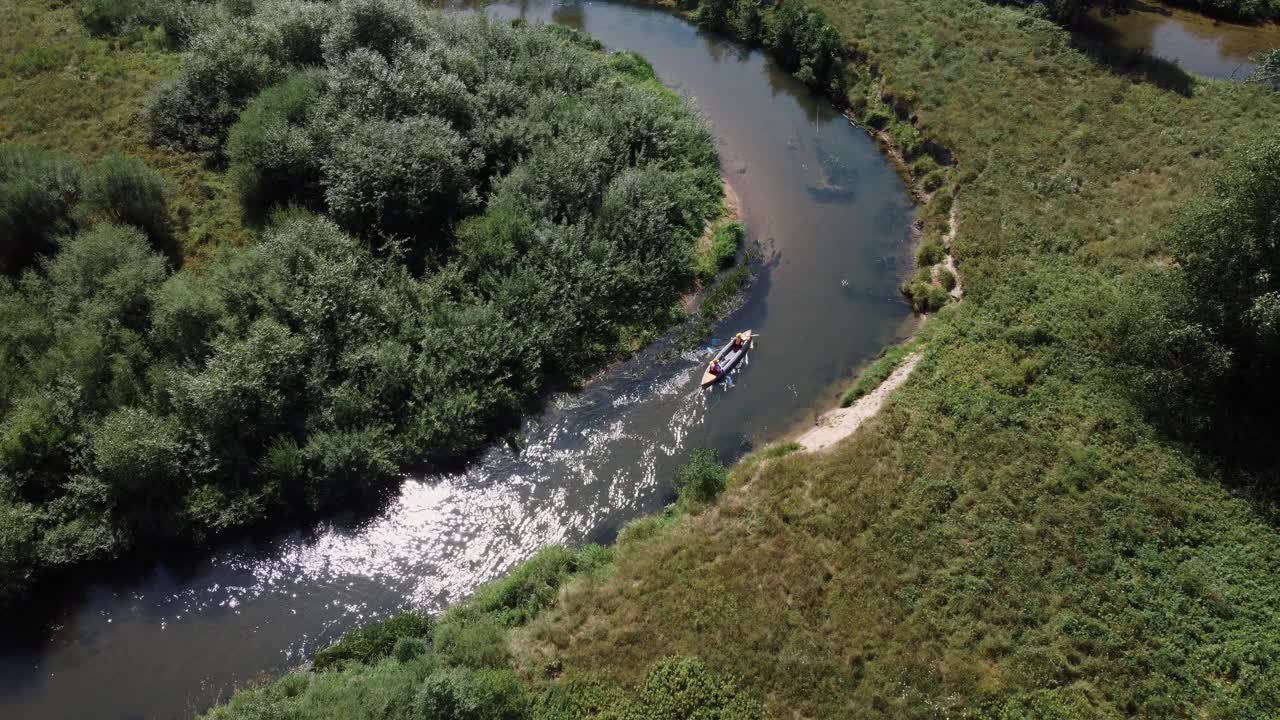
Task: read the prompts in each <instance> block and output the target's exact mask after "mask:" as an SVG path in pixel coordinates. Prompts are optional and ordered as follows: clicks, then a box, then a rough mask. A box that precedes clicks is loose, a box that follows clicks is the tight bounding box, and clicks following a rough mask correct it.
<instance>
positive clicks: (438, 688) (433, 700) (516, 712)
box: [416, 668, 528, 720]
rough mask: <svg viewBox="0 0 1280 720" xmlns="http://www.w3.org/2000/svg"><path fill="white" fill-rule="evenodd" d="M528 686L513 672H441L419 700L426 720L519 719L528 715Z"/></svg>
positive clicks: (429, 679) (424, 685)
mask: <svg viewBox="0 0 1280 720" xmlns="http://www.w3.org/2000/svg"><path fill="white" fill-rule="evenodd" d="M527 703H528V701H527V699H526V697H525V690H524V686H523V685H522V684H521V682H520V680H519V678H517V677H516V675H515V673H513V672H511V671H510V670H463V669H461V668H450V669H448V670H438V671H436V672H434V673H432V674H431V675H429V676H427V679H426V680H425V681H423V683H422V689H421V690H419V691H418V696H417V700H416V705H417V716H418V717H419V718H422V720H519V719H520V718H524V717H525V716H526V706H527Z"/></svg>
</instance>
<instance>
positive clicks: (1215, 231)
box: [1171, 142, 1280, 381]
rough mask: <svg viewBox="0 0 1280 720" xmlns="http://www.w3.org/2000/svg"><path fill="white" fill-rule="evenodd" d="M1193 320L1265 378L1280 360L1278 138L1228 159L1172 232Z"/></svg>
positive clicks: (1244, 370)
mask: <svg viewBox="0 0 1280 720" xmlns="http://www.w3.org/2000/svg"><path fill="white" fill-rule="evenodd" d="M1171 235H1172V240H1173V245H1174V247H1175V249H1176V254H1177V259H1178V263H1179V265H1180V266H1181V268H1182V274H1183V276H1184V278H1185V281H1186V284H1187V287H1186V292H1187V297H1188V298H1189V299H1190V302H1191V306H1192V312H1193V313H1194V315H1195V319H1196V320H1198V321H1199V322H1201V323H1202V324H1203V325H1204V326H1205V327H1207V328H1209V329H1210V330H1211V331H1212V332H1213V334H1214V336H1215V338H1216V339H1217V341H1218V342H1219V343H1221V344H1222V345H1223V346H1224V347H1225V348H1227V349H1229V350H1230V351H1231V353H1232V355H1233V357H1234V360H1233V368H1234V370H1235V371H1236V372H1237V373H1239V374H1240V375H1241V377H1242V379H1244V378H1248V379H1257V380H1260V381H1266V380H1267V378H1268V377H1269V375H1270V372H1271V371H1272V370H1274V369H1275V365H1276V362H1277V360H1280V142H1273V143H1271V144H1269V145H1265V146H1263V147H1260V148H1257V149H1255V150H1253V151H1252V152H1250V153H1248V154H1247V155H1246V156H1244V157H1243V158H1241V159H1238V160H1236V161H1234V162H1231V163H1230V164H1229V165H1228V167H1227V168H1226V170H1225V171H1224V172H1223V173H1222V174H1221V175H1220V176H1219V177H1218V178H1217V180H1216V182H1215V184H1214V192H1213V194H1212V195H1211V196H1210V197H1209V198H1207V199H1205V200H1203V201H1201V202H1199V203H1197V204H1195V205H1193V206H1192V207H1190V208H1188V209H1187V210H1186V211H1185V212H1184V213H1183V215H1182V217H1181V218H1180V219H1179V220H1178V222H1176V223H1175V225H1174V226H1173V229H1172V230H1171Z"/></svg>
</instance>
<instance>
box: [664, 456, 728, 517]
mask: <svg viewBox="0 0 1280 720" xmlns="http://www.w3.org/2000/svg"><path fill="white" fill-rule="evenodd" d="M673 481H674V483H675V486H676V492H677V494H678V495H679V498H680V503H681V504H682V505H685V506H690V505H693V504H697V503H706V502H710V501H712V500H714V499H715V498H716V496H717V495H719V494H720V493H721V491H723V490H724V488H725V485H726V484H727V483H728V482H729V470H728V469H727V468H725V466H724V465H721V464H720V457H719V454H718V453H716V451H715V450H711V449H707V448H698V449H696V450H694V451H693V452H691V453H690V454H689V460H688V461H687V462H685V463H684V464H683V465H681V466H680V467H678V468H676V472H675V477H674V478H673Z"/></svg>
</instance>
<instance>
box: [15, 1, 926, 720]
mask: <svg viewBox="0 0 1280 720" xmlns="http://www.w3.org/2000/svg"><path fill="white" fill-rule="evenodd" d="M490 12H492V13H494V14H497V15H502V16H515V15H524V16H526V17H527V18H529V19H530V20H534V19H544V20H554V21H555V22H561V23H564V24H567V25H570V26H572V27H575V28H580V29H583V30H586V31H588V32H590V33H591V34H592V35H594V36H596V37H597V38H599V39H600V40H601V41H603V42H604V43H605V44H607V45H608V46H610V47H613V48H630V49H634V50H637V51H639V52H640V53H642V54H643V55H645V56H646V57H648V58H649V59H650V60H651V61H652V63H653V65H654V67H655V68H656V69H657V71H658V74H659V76H660V77H661V78H662V80H663V81H664V82H666V83H668V84H669V85H671V86H672V87H675V88H677V89H679V90H680V91H681V92H683V93H686V94H687V95H689V96H690V97H691V98H693V100H694V101H695V102H696V103H697V105H698V106H699V107H700V108H701V111H702V112H703V113H704V114H705V116H706V118H707V120H708V121H709V122H710V123H711V124H712V125H713V126H714V129H715V134H716V136H717V137H718V138H719V141H720V144H721V153H722V158H723V164H724V169H725V172H726V174H727V175H728V177H729V179H730V181H731V183H732V185H733V187H734V188H735V189H736V191H737V193H738V194H739V196H740V197H741V200H742V203H743V205H744V207H745V211H746V212H745V220H746V222H747V225H748V233H749V238H750V239H751V240H753V241H757V242H759V243H760V245H761V247H762V250H763V253H764V255H765V257H766V258H767V259H766V260H765V261H764V262H762V263H760V266H759V268H758V273H757V276H756V279H755V281H754V283H753V285H752V286H751V289H750V290H749V292H748V294H747V298H746V301H745V303H744V305H743V306H742V307H741V308H740V309H739V310H738V311H737V312H736V313H735V314H734V315H733V316H732V317H730V318H729V319H728V320H727V321H726V322H725V323H722V325H721V326H720V328H718V331H717V334H718V335H720V336H721V337H725V336H727V335H728V334H730V333H732V332H733V331H734V330H736V329H740V328H748V327H749V328H754V329H755V331H756V332H757V333H759V334H760V340H759V341H758V345H757V348H756V349H755V350H754V351H753V352H752V353H751V354H750V355H749V364H746V365H744V366H741V369H740V370H739V372H738V373H737V375H736V376H735V377H734V380H735V383H734V386H733V387H732V388H723V387H721V388H719V389H717V390H715V391H714V392H712V393H710V394H702V393H700V392H698V391H697V389H696V387H697V378H698V376H699V375H700V373H701V369H702V367H701V361H700V359H698V358H695V357H694V356H693V355H692V354H689V355H687V356H685V357H678V356H676V357H668V358H667V359H663V358H662V357H661V354H660V353H659V352H657V350H650V351H647V352H646V353H644V354H642V356H641V357H638V358H636V359H635V360H633V361H631V362H629V363H627V364H625V365H623V366H621V367H619V368H615V369H614V370H612V371H610V372H608V373H607V374H606V375H605V376H604V377H603V378H602V379H601V380H599V381H597V382H595V383H593V384H591V385H589V386H588V388H587V389H586V390H585V391H583V392H581V393H579V394H575V395H566V396H562V397H557V398H554V399H553V400H552V401H551V402H550V403H549V406H548V409H547V410H546V411H545V412H544V413H543V414H542V415H540V416H538V417H536V418H533V419H531V420H529V421H528V423H527V424H526V426H525V428H524V429H523V434H524V436H525V438H526V440H527V444H526V445H525V447H524V449H523V451H522V452H520V453H519V454H518V455H517V454H516V453H515V452H514V451H513V450H512V449H511V448H510V447H508V446H507V445H504V444H499V445H497V446H495V447H494V448H492V449H491V450H490V451H489V452H488V453H487V454H485V455H484V456H483V457H482V458H481V459H480V460H479V461H478V462H476V463H475V464H474V465H473V466H472V467H471V469H470V470H468V471H467V472H466V473H465V474H459V475H454V476H447V477H420V478H411V479H409V480H408V481H407V482H405V484H404V486H403V488H402V489H401V491H400V492H399V494H398V496H397V497H395V498H394V499H392V500H391V501H390V502H389V504H388V505H387V507H385V509H384V510H383V511H381V512H380V513H378V514H377V515H376V516H375V517H372V518H369V519H366V520H364V521H361V522H357V523H355V524H354V527H340V526H337V525H336V524H334V525H326V526H323V527H320V528H318V529H316V530H313V531H309V532H306V533H303V532H292V533H284V534H281V535H279V536H277V537H274V538H271V539H269V540H264V541H258V542H253V543H248V542H246V543H241V544H237V545H235V546H232V547H224V548H222V549H219V550H217V551H216V552H213V553H210V554H209V555H208V556H206V557H203V558H200V559H198V560H194V561H187V562H185V563H182V564H181V565H179V564H166V563H161V564H155V565H152V566H149V567H146V568H144V569H143V570H140V571H138V572H136V573H134V574H133V576H131V577H121V578H117V579H115V580H114V581H112V582H97V583H95V584H91V585H90V586H89V587H88V588H86V589H81V590H79V591H77V592H76V594H75V595H74V598H73V599H72V600H70V601H67V600H64V601H63V602H64V604H65V606H64V609H63V610H60V611H58V612H57V618H56V625H55V626H54V627H52V629H50V630H45V631H36V632H33V633H30V634H31V635H32V639H31V640H29V641H27V642H17V643H16V644H17V647H14V644H15V643H14V637H15V635H14V633H13V632H10V633H9V635H8V636H7V642H8V645H9V647H8V649H6V650H3V651H0V718H5V719H6V720H7V719H9V718H13V719H18V718H39V719H41V720H44V719H49V720H57V719H67V720H70V719H71V718H75V719H77V720H79V719H81V718H109V719H111V718H169V717H184V716H189V715H190V714H192V713H193V712H196V711H200V710H203V709H204V708H206V707H208V706H209V704H211V703H212V702H214V701H216V700H217V699H218V698H220V697H224V696H225V695H226V694H227V692H228V691H229V690H230V689H231V688H232V687H234V686H236V685H237V684H243V683H245V682H248V681H251V680H253V679H254V678H255V676H257V675H258V674H259V673H264V672H265V673H278V672H280V671H282V670H285V669H287V668H289V667H292V666H295V665H297V664H298V663H300V662H302V661H303V660H304V659H305V658H306V657H307V656H308V655H309V654H310V653H311V652H313V651H314V650H315V649H316V648H317V647H322V646H324V645H326V644H328V643H329V642H331V641H332V640H333V639H335V638H336V637H337V636H338V635H340V634H341V633H342V632H343V631H345V630H348V629H350V628H352V627H354V626H357V625H360V624H363V623H366V622H368V621H370V620H373V619H375V618H378V617H382V616H385V615H387V614H388V613H390V612H393V611H395V610H397V609H400V608H405V607H408V606H413V607H418V608H423V609H427V610H437V609H439V608H441V607H442V606H444V605H445V604H446V603H448V602H450V601H453V600H456V599H458V598H460V597H462V596H464V595H466V594H467V593H468V592H469V591H470V590H472V589H473V588H474V587H475V586H476V585H477V584H478V583H480V582H483V581H485V580H488V579H491V578H493V577H495V576H497V575H499V574H501V573H502V572H503V571H504V570H506V569H507V568H508V567H510V566H511V565H512V564H513V563H514V562H516V561H518V560H520V559H522V558H525V557H527V556H528V555H530V554H531V553H533V552H534V551H535V550H536V549H538V548H539V547H541V546H543V545H546V544H548V543H560V542H566V543H580V542H584V541H589V540H601V541H608V540H610V539H611V538H612V537H613V535H614V533H615V532H616V531H617V528H618V527H619V526H620V525H622V524H623V523H624V522H625V521H626V520H628V519H630V518H633V517H635V516H637V515H640V514H643V513H648V512H652V511H655V510H658V509H660V508H661V507H662V506H663V505H664V504H665V503H667V502H669V501H670V499H671V491H670V487H669V480H668V479H669V477H670V473H671V469H672V468H673V467H674V466H675V465H676V464H677V463H678V462H680V461H681V460H682V459H683V457H684V456H685V455H686V454H687V452H688V449H689V448H690V447H692V446H699V445H712V446H715V447H717V448H719V449H720V450H721V451H722V453H724V454H726V455H728V456H730V457H732V456H734V455H736V454H737V453H740V452H742V451H744V450H745V449H747V448H748V447H750V446H752V445H759V444H762V443H764V442H767V441H768V440H769V439H771V438H774V437H777V436H778V435H779V434H780V433H782V432H783V431H785V430H787V429H789V428H791V427H792V426H795V425H797V424H800V423H805V422H808V420H809V418H811V417H812V416H813V415H814V414H815V413H816V412H817V411H818V410H821V409H825V408H827V407H830V406H831V405H832V403H833V397H834V391H835V387H837V386H838V384H839V383H840V381H841V380H843V379H845V378H847V376H848V373H849V372H850V370H852V369H853V368H855V367H856V366H857V365H858V364H859V363H861V362H863V361H865V360H866V359H867V358H869V357H870V356H871V355H873V354H874V353H875V352H876V351H877V350H878V349H879V348H880V347H881V346H882V345H884V344H885V343H887V342H891V341H892V340H894V339H895V337H898V336H900V334H902V333H903V332H905V331H906V330H907V329H908V328H909V314H908V310H907V308H906V306H905V305H904V304H903V303H902V302H901V301H900V300H899V299H898V297H897V295H896V292H895V285H896V283H897V280H898V277H899V275H900V271H901V270H904V269H905V268H906V267H907V264H908V263H909V260H908V256H907V250H908V244H909V237H908V235H909V232H908V228H909V220H910V213H911V209H912V205H911V201H910V199H909V197H908V195H907V193H906V192H905V190H904V188H903V187H902V185H901V183H900V182H899V180H898V178H897V177H896V176H895V174H894V172H893V170H892V169H891V168H890V167H889V165H887V164H886V162H885V161H884V160H883V159H882V157H881V156H880V154H879V153H878V151H877V149H876V148H875V146H874V145H873V144H872V143H871V141H870V140H869V139H868V138H867V136H866V135H865V134H864V133H863V132H862V131H860V130H857V129H855V128H852V127H850V126H849V124H848V123H847V122H846V121H845V120H844V119H843V118H842V117H841V116H840V115H838V114H836V113H835V112H834V111H832V110H831V109H830V107H829V106H828V105H827V104H826V103H825V102H822V101H820V100H818V99H816V98H814V97H813V96H811V95H810V94H809V93H808V91H807V90H806V89H805V88H804V87H802V86H800V85H799V84H798V83H796V82H795V81H793V80H792V79H791V78H789V77H788V76H786V75H785V74H784V73H782V72H780V71H779V70H778V69H777V68H776V67H774V66H773V65H772V64H771V63H770V62H769V61H768V60H767V59H766V58H765V57H764V56H763V55H762V54H760V53H758V52H747V51H744V50H743V49H741V48H740V47H737V46H735V45H733V44H731V43H728V42H725V41H722V40H720V39H716V38H713V37H708V36H705V35H703V34H701V33H699V32H698V31H697V30H696V29H694V28H693V27H691V26H690V25H688V24H686V23H685V22H683V21H681V20H679V19H677V18H675V17H672V16H670V15H667V14H664V13H662V12H658V11H653V10H648V9H643V8H632V7H626V6H621V5H613V4H580V5H563V6H553V5H549V4H548V5H520V6H514V5H502V6H497V7H492V8H491V9H490ZM11 630H13V628H11Z"/></svg>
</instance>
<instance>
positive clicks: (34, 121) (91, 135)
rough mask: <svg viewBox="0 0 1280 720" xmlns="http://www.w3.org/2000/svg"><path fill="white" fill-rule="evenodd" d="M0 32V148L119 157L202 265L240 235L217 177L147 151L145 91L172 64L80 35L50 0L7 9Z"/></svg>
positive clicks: (135, 48) (142, 50)
mask: <svg viewBox="0 0 1280 720" xmlns="http://www.w3.org/2000/svg"><path fill="white" fill-rule="evenodd" d="M3 14H4V18H5V21H4V23H0V143H13V144H20V145H29V146H33V147H39V148H44V149H50V150H61V151H63V152H66V153H69V154H71V155H72V156H74V157H77V158H79V159H80V160H81V161H83V162H86V163H89V162H93V161H96V160H99V159H101V158H103V157H106V156H109V155H112V154H116V153H120V154H125V155H132V156H134V157H138V158H141V159H142V160H144V161H145V162H146V163H147V164H148V165H149V166H151V167H153V168H155V169H157V170H159V171H160V173H161V174H162V175H163V176H164V179H165V181H166V184H167V185H168V188H169V192H170V193H171V204H172V207H173V211H174V218H175V223H176V225H177V227H176V231H177V236H178V239H179V240H180V241H181V242H182V244H183V247H184V250H185V251H186V253H187V254H188V255H191V256H195V257H197V258H201V257H205V256H207V253H208V251H209V250H210V249H211V248H212V247H214V246H216V245H218V244H220V243H239V242H241V241H243V240H244V238H245V236H246V233H245V230H244V228H243V226H242V224H241V222H240V206H239V203H238V202H237V200H236V198H235V195H234V193H233V191H232V189H231V184H230V182H229V181H228V179H227V176H226V174H225V173H222V172H219V171H217V170H215V169H211V168H208V167H205V165H204V163H203V161H202V160H201V159H200V158H198V157H196V156H193V155H186V154H182V153H177V152H174V151H171V150H167V149H163V148H157V147H153V146H152V145H151V144H150V143H148V142H147V135H146V131H145V128H144V126H143V122H142V118H141V110H142V106H143V102H144V100H145V98H146V96H147V94H148V93H150V92H151V90H152V88H153V87H155V85H156V84H157V83H158V82H159V81H161V80H163V79H164V78H167V77H169V76H171V75H173V74H174V73H175V72H177V69H178V55H177V54H176V53H173V52H170V51H167V50H163V49H161V48H158V47H155V46H152V45H149V44H147V43H146V42H144V41H137V42H125V41H121V40H114V39H111V38H97V37H93V36H91V35H90V34H89V32H88V31H87V30H86V29H85V28H84V26H83V24H82V23H81V22H80V18H79V16H78V15H77V14H76V11H75V9H74V8H73V7H72V6H71V5H69V4H67V3H64V2H59V1H58V0H8V1H7V2H6V3H5V4H4V8H3Z"/></svg>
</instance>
